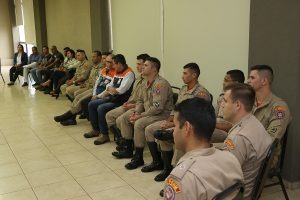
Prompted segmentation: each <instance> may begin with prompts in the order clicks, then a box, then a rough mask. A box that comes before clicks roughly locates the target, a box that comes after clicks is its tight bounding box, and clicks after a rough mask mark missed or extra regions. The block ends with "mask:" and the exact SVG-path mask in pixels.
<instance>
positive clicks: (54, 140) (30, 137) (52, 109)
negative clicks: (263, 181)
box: [0, 67, 300, 200]
mask: <svg viewBox="0 0 300 200" xmlns="http://www.w3.org/2000/svg"><path fill="white" fill-rule="evenodd" d="M8 69H9V68H8V67H3V68H2V70H3V74H4V77H5V79H6V82H8ZM20 79H21V83H22V78H20ZM20 85H21V84H20V83H19V82H18V81H17V82H16V85H14V86H12V87H8V86H6V85H4V84H3V82H2V80H1V78H0V200H2V199H5V200H34V199H40V200H48V199H49V200H60V199H69V200H91V199H93V200H100V199H101V200H106V199H110V200H114V199H123V200H126V199H130V200H133V199H134V200H140V199H141V200H142V199H149V200H150V199H151V200H152V199H161V198H160V197H159V195H158V192H159V191H160V189H162V187H163V183H157V182H155V181H154V180H153V178H154V176H155V175H156V174H157V173H158V172H153V173H147V174H144V173H142V172H141V171H140V169H138V170H133V171H128V170H126V169H125V168H124V164H125V163H127V162H128V161H129V159H125V160H117V159H114V158H113V157H112V156H111V152H112V151H113V150H114V148H115V144H114V143H113V142H111V143H109V144H104V145H102V146H95V145H94V144H93V139H89V140H88V139H85V138H83V136H82V135H83V133H84V132H86V131H88V130H89V129H90V125H89V123H88V122H87V121H86V120H78V125H77V126H71V127H63V126H61V125H59V124H57V123H56V122H54V121H53V116H54V115H57V114H61V113H62V112H64V111H66V110H67V109H68V107H69V102H68V101H67V100H66V99H65V98H62V97H60V98H59V99H58V100H55V99H53V98H52V97H50V96H49V95H44V94H42V93H41V92H36V91H35V89H34V88H32V87H31V86H29V87H28V88H22V87H21V86H20ZM145 155H146V156H145V161H146V163H149V162H150V160H151V159H150V155H149V152H146V153H145ZM288 193H289V195H290V199H294V200H296V199H300V190H294V191H290V190H288ZM262 199H264V200H269V199H270V200H280V199H284V197H283V194H282V192H281V190H280V188H279V187H274V188H270V189H267V190H265V191H264V193H263V198H262Z"/></svg>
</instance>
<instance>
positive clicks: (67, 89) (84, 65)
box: [60, 49, 91, 101]
mask: <svg viewBox="0 0 300 200" xmlns="http://www.w3.org/2000/svg"><path fill="white" fill-rule="evenodd" d="M76 58H77V60H78V61H79V62H80V65H79V66H78V67H77V68H76V72H75V75H74V76H73V78H72V79H70V80H67V81H66V83H65V84H63V85H62V86H61V87H60V90H61V93H62V94H63V95H67V97H68V98H69V99H70V100H71V101H73V100H74V92H75V91H77V90H79V89H80V85H81V84H83V83H84V82H85V81H86V80H87V79H88V78H89V75H90V71H91V65H90V64H89V62H88V61H87V59H86V54H85V51H84V50H80V49H79V50H77V53H76Z"/></svg>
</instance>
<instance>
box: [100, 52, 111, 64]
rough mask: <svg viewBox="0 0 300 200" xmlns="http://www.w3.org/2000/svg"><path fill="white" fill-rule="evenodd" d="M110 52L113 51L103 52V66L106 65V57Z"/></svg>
mask: <svg viewBox="0 0 300 200" xmlns="http://www.w3.org/2000/svg"><path fill="white" fill-rule="evenodd" d="M109 54H111V53H109V52H103V53H102V55H101V65H102V66H105V59H106V57H107V56H108V55H109Z"/></svg>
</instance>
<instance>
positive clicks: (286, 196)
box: [277, 174, 289, 200]
mask: <svg viewBox="0 0 300 200" xmlns="http://www.w3.org/2000/svg"><path fill="white" fill-rule="evenodd" d="M277 177H278V179H279V182H280V185H281V189H282V192H283V194H284V197H285V199H286V200H289V196H288V194H287V192H286V189H285V187H284V184H283V181H282V178H281V175H280V174H279V175H278V176H277Z"/></svg>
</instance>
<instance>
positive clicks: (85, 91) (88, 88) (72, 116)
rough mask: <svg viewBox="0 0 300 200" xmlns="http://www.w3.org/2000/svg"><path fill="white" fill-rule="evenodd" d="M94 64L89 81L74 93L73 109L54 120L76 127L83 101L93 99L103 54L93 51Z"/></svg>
mask: <svg viewBox="0 0 300 200" xmlns="http://www.w3.org/2000/svg"><path fill="white" fill-rule="evenodd" d="M92 62H93V66H92V69H91V72H90V76H89V78H88V80H86V81H85V82H84V83H83V84H81V85H80V89H78V90H77V91H76V92H74V95H75V99H74V101H73V102H72V104H71V108H70V110H69V111H67V112H66V113H65V114H63V115H60V116H57V117H54V119H59V122H60V123H61V124H62V125H64V126H68V125H76V124H77V122H76V115H77V114H79V113H80V112H81V101H82V100H83V99H86V98H88V97H91V96H92V94H93V87H94V85H95V82H96V79H97V77H98V75H99V71H100V70H101V65H100V64H101V52H100V51H93V53H92Z"/></svg>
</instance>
